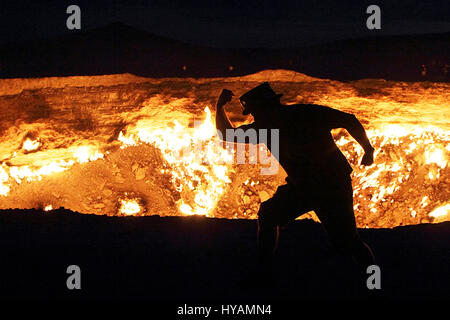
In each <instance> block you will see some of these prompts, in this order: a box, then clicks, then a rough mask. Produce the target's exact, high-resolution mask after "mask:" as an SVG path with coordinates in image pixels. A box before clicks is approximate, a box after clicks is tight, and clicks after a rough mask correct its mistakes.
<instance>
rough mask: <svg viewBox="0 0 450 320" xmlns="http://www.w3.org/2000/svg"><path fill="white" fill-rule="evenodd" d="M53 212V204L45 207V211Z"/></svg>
mask: <svg viewBox="0 0 450 320" xmlns="http://www.w3.org/2000/svg"><path fill="white" fill-rule="evenodd" d="M51 210H53V206H52V205H51V204H49V205H47V206H45V207H44V211H51Z"/></svg>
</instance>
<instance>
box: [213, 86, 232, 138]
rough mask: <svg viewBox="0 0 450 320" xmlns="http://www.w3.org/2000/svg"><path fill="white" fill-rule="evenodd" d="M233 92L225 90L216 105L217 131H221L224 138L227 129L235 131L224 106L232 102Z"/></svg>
mask: <svg viewBox="0 0 450 320" xmlns="http://www.w3.org/2000/svg"><path fill="white" fill-rule="evenodd" d="M232 96H233V92H231V91H230V90H227V89H223V90H222V93H221V94H220V97H219V99H218V100H217V104H216V129H217V130H219V131H220V132H221V134H222V136H225V133H226V129H233V125H232V124H231V122H230V120H229V119H228V116H227V115H226V113H225V110H224V106H225V104H227V103H228V102H230V101H231V97H232Z"/></svg>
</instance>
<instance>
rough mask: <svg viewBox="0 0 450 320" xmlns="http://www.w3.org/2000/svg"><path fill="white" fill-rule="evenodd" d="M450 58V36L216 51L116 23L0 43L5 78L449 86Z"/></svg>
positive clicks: (423, 36)
mask: <svg viewBox="0 0 450 320" xmlns="http://www.w3.org/2000/svg"><path fill="white" fill-rule="evenodd" d="M449 52H450V33H445V34H430V35H412V36H411V35H408V36H386V37H370V38H363V39H352V40H343V41H336V42H332V43H328V44H325V45H317V46H312V47H304V48H287V49H258V48H255V49H220V48H210V47H202V46H195V45H190V44H187V43H182V42H179V41H175V40H171V39H167V38H163V37H159V36H156V35H153V34H151V33H148V32H146V31H142V30H137V29H134V28H132V27H128V26H125V25H123V24H120V23H115V24H111V25H108V26H106V27H102V28H98V29H92V30H86V31H84V30H83V31H80V32H73V33H70V34H67V35H64V36H59V37H55V38H51V39H43V40H39V41H34V42H29V43H10V44H5V45H2V46H0V72H1V77H2V78H17V77H48V76H70V75H100V74H115V73H125V72H129V73H133V74H136V75H140V76H145V77H222V76H238V75H245V74H250V73H254V72H257V71H260V70H264V69H288V70H294V71H298V72H301V73H306V74H308V75H310V76H315V77H321V78H329V79H335V80H355V79H361V78H384V79H391V80H405V81H425V80H427V81H448V80H449V77H450V71H449V66H450V57H449ZM230 66H231V67H232V68H230ZM422 72H425V73H424V74H422Z"/></svg>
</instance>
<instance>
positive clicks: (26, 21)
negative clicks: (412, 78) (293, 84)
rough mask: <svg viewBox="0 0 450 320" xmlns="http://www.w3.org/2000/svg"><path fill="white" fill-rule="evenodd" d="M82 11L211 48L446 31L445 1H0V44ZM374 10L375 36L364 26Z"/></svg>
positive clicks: (91, 22)
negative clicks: (74, 8) (378, 17)
mask: <svg viewBox="0 0 450 320" xmlns="http://www.w3.org/2000/svg"><path fill="white" fill-rule="evenodd" d="M71 4H76V5H78V6H80V8H81V12H82V29H83V30H88V29H91V28H95V27H100V26H104V25H106V24H109V23H112V22H117V21H119V22H122V23H125V24H128V25H130V26H134V27H136V28H140V29H143V30H146V31H149V32H152V33H154V34H157V35H161V36H166V37H169V38H173V39H178V40H182V41H184V42H189V43H194V44H201V45H208V46H215V47H295V46H304V45H312V44H317V43H324V42H328V41H332V40H338V39H348V38H355V37H362V36H367V35H382V34H383V35H384V34H418V33H441V32H449V31H450V2H449V1H448V0H431V1H430V0H419V1H414V0H397V1H392V0H381V1H380V0H377V1H373V0H372V1H365V0H362V1H355V0H346V1H335V0H334V1H333V0H318V1H312V0H310V1H301V0H297V1H288V2H284V1H277V2H275V1H264V0H259V1H254V0H248V1H242V0H239V1H236V0H219V1H217V0H215V1H210V0H209V1H196V2H195V3H194V2H188V1H185V0H165V1H160V0H158V1H152V0H135V1H119V0H115V1H114V0H112V1H111V0H110V1H106V0H100V1H86V0H71V1H62V0H50V1H42V0H35V1H23V0H15V1H11V0H6V1H2V2H1V4H0V24H1V25H0V43H5V42H23V41H27V40H30V39H38V38H48V37H51V36H55V35H62V34H67V33H70V32H74V31H69V30H68V29H67V28H66V19H67V17H68V14H66V8H67V6H69V5H71ZM370 4H377V5H379V6H380V8H381V13H382V29H381V30H375V31H370V30H367V29H366V27H365V21H366V19H367V17H368V14H366V8H367V6H368V5H370Z"/></svg>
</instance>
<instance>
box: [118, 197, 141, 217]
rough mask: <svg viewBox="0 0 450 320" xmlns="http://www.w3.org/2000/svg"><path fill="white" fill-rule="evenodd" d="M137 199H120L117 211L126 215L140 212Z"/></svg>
mask: <svg viewBox="0 0 450 320" xmlns="http://www.w3.org/2000/svg"><path fill="white" fill-rule="evenodd" d="M141 210H142V209H141V206H140V204H139V201H138V199H121V200H120V209H119V212H120V213H121V214H123V215H126V216H132V215H136V214H138V213H140V212H141Z"/></svg>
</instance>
